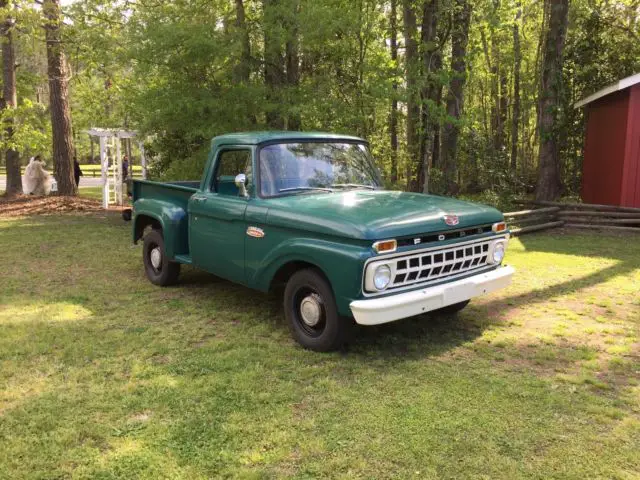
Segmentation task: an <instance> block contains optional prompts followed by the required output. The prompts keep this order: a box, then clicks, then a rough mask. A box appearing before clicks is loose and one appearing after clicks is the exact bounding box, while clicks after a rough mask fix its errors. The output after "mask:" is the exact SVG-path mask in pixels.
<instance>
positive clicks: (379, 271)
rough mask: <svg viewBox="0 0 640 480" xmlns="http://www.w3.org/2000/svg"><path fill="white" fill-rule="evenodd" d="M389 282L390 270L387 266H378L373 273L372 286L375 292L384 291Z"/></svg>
mask: <svg viewBox="0 0 640 480" xmlns="http://www.w3.org/2000/svg"><path fill="white" fill-rule="evenodd" d="M390 281H391V269H390V268H389V265H380V266H379V267H377V268H376V270H375V272H373V285H374V286H375V287H376V290H384V289H385V288H387V286H388V285H389V282H390Z"/></svg>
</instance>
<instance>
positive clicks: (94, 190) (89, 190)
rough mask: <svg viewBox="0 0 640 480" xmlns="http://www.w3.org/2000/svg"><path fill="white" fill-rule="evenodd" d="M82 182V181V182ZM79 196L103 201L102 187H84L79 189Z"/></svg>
mask: <svg viewBox="0 0 640 480" xmlns="http://www.w3.org/2000/svg"><path fill="white" fill-rule="evenodd" d="M81 182H82V180H81ZM78 196H80V197H85V198H91V199H93V200H100V201H102V187H82V188H79V189H78Z"/></svg>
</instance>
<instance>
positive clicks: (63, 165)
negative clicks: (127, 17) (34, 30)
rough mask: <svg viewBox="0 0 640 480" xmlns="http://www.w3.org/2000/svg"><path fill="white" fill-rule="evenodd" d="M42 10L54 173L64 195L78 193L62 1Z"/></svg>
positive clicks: (47, 0)
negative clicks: (62, 32) (61, 29)
mask: <svg viewBox="0 0 640 480" xmlns="http://www.w3.org/2000/svg"><path fill="white" fill-rule="evenodd" d="M42 11H43V13H44V16H45V19H46V23H45V32H46V41H47V67H48V68H47V73H48V76H49V101H50V109H51V130H52V134H53V166H54V174H55V177H56V181H57V182H58V193H59V194H60V195H76V194H77V189H76V183H75V181H74V178H73V153H74V150H73V135H72V129H71V111H70V110H69V90H68V80H69V79H68V70H67V68H68V67H67V61H66V59H65V55H64V49H63V47H62V35H61V31H60V27H61V25H62V13H61V10H60V1H59V0H44V2H43V4H42Z"/></svg>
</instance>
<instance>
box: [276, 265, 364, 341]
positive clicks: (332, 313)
mask: <svg viewBox="0 0 640 480" xmlns="http://www.w3.org/2000/svg"><path fill="white" fill-rule="evenodd" d="M284 314H285V317H286V319H287V323H288V324H289V328H290V330H291V334H292V336H293V338H294V339H295V340H296V341H297V342H298V343H299V344H300V345H302V346H303V347H305V348H308V349H310V350H315V351H318V352H328V351H332V350H336V349H338V348H340V347H342V346H343V345H344V343H345V342H346V341H347V340H348V338H349V334H350V331H351V327H352V322H351V321H350V319H347V318H342V317H340V315H339V314H338V308H337V306H336V301H335V299H334V297H333V291H332V290H331V286H330V285H329V282H327V280H325V278H324V277H323V276H322V275H321V274H320V273H319V272H317V271H316V270H314V269H305V270H300V271H298V272H296V273H294V274H293V275H292V276H291V278H290V279H289V281H288V282H287V286H286V288H285V291H284Z"/></svg>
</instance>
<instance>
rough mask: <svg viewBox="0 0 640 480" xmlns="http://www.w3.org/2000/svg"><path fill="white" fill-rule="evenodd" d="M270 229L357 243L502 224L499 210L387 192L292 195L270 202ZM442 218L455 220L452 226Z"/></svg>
mask: <svg viewBox="0 0 640 480" xmlns="http://www.w3.org/2000/svg"><path fill="white" fill-rule="evenodd" d="M268 205H269V212H268V215H267V224H268V225H273V226H278V227H282V228H288V229H294V230H308V231H313V232H317V233H321V234H325V235H333V236H340V237H347V238H353V239H358V240H381V239H385V238H395V237H404V236H411V235H416V234H423V233H429V232H442V231H446V230H458V229H460V228H465V227H472V226H475V225H484V224H488V223H494V222H500V221H502V219H503V218H504V217H503V215H502V213H500V212H499V211H498V210H496V209H495V208H491V207H487V206H485V205H479V204H476V203H470V202H464V201H461V200H456V199H453V198H448V197H438V196H435V195H422V194H418V193H407V192H391V191H385V190H375V191H369V190H349V191H346V192H333V193H326V194H325V193H322V194H311V195H307V194H303V195H291V196H287V197H280V198H273V199H270V200H269V201H268ZM444 215H457V216H458V218H459V224H458V225H455V226H451V227H450V226H448V225H446V224H445V223H444V220H443V216H444Z"/></svg>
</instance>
